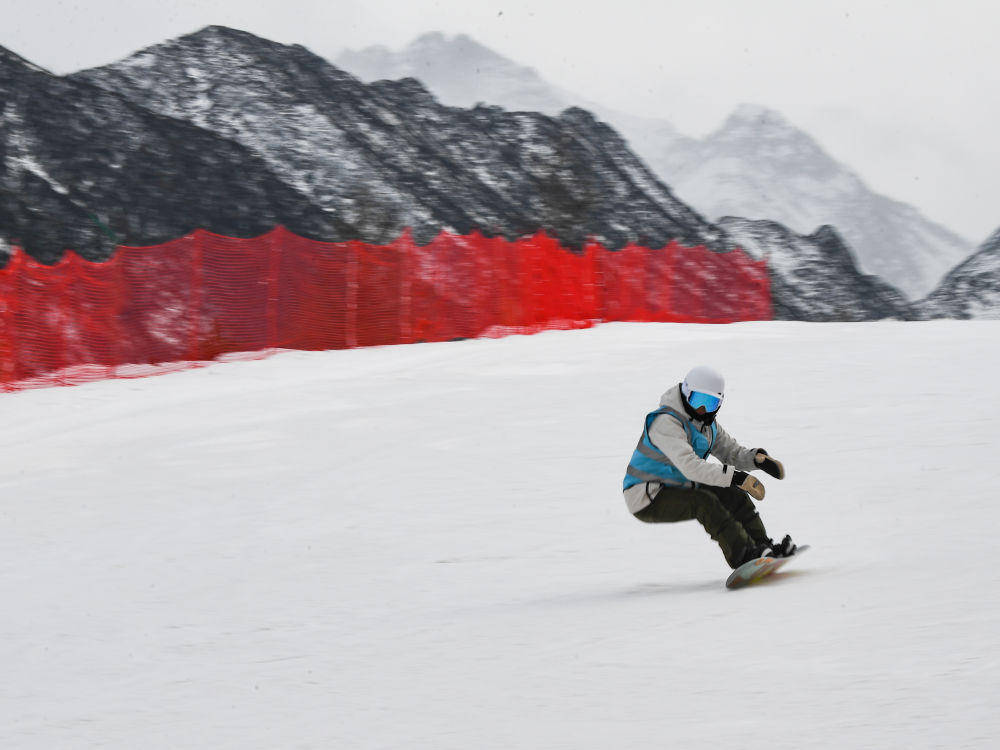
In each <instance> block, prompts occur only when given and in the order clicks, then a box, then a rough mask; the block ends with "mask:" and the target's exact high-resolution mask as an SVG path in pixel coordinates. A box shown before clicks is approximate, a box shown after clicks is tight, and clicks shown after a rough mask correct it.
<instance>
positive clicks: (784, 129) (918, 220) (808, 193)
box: [336, 33, 973, 299]
mask: <svg viewBox="0 0 1000 750" xmlns="http://www.w3.org/2000/svg"><path fill="white" fill-rule="evenodd" d="M336 59H337V62H338V64H340V65H341V66H342V67H344V68H345V69H347V70H349V71H351V72H354V73H356V74H358V75H360V76H361V77H362V78H363V79H364V80H375V79H377V78H385V77H398V76H401V75H409V76H414V77H417V78H419V79H420V80H421V81H422V82H424V83H425V84H426V85H427V86H428V87H429V89H430V90H431V91H433V92H434V93H435V94H436V95H440V96H441V97H442V98H443V99H444V100H445V101H446V102H448V103H452V104H455V105H457V106H470V105H471V104H472V103H474V102H477V101H482V102H487V103H490V104H496V105H500V106H503V107H507V108H514V109H517V108H520V107H526V108H527V107H530V108H535V109H537V110H539V111H547V112H549V113H551V114H555V113H556V112H558V111H561V109H562V108H565V107H567V106H572V105H577V106H583V107H585V108H587V109H588V110H590V111H592V112H594V113H595V114H596V115H597V116H598V117H600V118H601V119H603V120H605V121H606V122H608V123H609V124H610V125H612V126H613V127H614V128H616V129H617V130H619V131H620V132H621V133H622V134H623V135H624V136H625V137H626V139H627V141H628V143H629V146H630V147H631V148H632V149H633V150H634V151H635V153H636V154H637V155H638V156H639V157H640V158H642V159H643V160H644V161H645V162H646V164H647V165H648V166H649V167H650V169H651V170H652V171H653V172H654V174H656V175H657V176H658V177H659V178H660V179H661V180H663V181H664V182H666V183H667V184H669V185H670V186H671V188H672V189H673V190H674V192H675V194H676V195H677V196H678V197H680V198H681V199H682V200H684V201H685V202H686V203H688V204H689V205H691V206H692V207H694V208H695V210H697V211H698V212H699V213H701V214H702V215H703V216H705V217H706V218H708V219H709V220H713V221H714V220H715V219H717V218H719V217H722V216H744V217H749V218H752V219H767V220H772V221H778V222H781V223H782V224H784V225H786V226H788V227H789V228H790V229H792V230H793V231H795V232H799V233H808V232H812V231H814V229H815V228H816V227H818V226H821V225H824V224H831V225H834V226H836V227H837V228H838V230H839V232H840V233H841V234H842V236H843V238H844V239H845V240H846V241H847V242H848V243H849V244H850V246H851V247H852V248H853V249H854V252H855V255H856V257H857V259H858V263H859V264H860V266H861V268H862V269H863V270H864V272H865V273H867V274H876V275H879V276H882V277H883V278H884V279H885V280H887V281H888V282H890V283H892V284H893V285H895V286H897V287H899V288H900V289H901V290H902V291H903V292H904V293H905V294H907V295H909V296H910V297H911V298H913V299H916V298H919V297H922V296H923V295H925V294H927V293H928V292H929V291H930V290H931V289H933V287H934V286H935V284H937V283H938V282H939V281H940V280H941V278H942V276H943V275H944V274H945V272H947V271H948V270H949V269H950V268H952V267H953V266H954V265H955V264H956V263H958V262H960V261H961V260H963V259H964V258H966V257H967V256H968V255H969V254H970V253H971V251H972V249H973V244H972V243H971V242H969V241H968V240H966V239H964V238H962V237H959V236H958V235H956V234H955V233H954V232H951V231H950V230H948V229H946V228H945V227H943V226H941V225H939V224H936V223H935V222H933V221H930V220H929V219H927V218H926V217H924V216H923V215H922V214H921V213H920V212H919V211H918V210H917V209H915V208H914V207H912V206H909V205H907V204H905V203H902V202H900V201H894V200H892V199H890V198H888V197H886V196H883V195H880V194H878V193H877V192H875V191H873V190H871V189H870V188H869V187H868V186H867V185H866V184H865V183H864V181H863V180H861V178H859V177H858V176H857V175H856V174H855V173H854V172H853V171H852V170H851V169H849V168H848V167H846V166H844V165H843V164H841V163H839V162H837V161H836V160H835V159H833V158H832V157H831V156H830V155H829V154H827V153H826V152H825V151H824V150H823V149H822V147H820V146H819V144H817V143H816V142H815V140H813V139H812V138H811V137H810V136H809V135H807V134H806V133H805V132H804V131H802V130H801V129H799V128H797V127H795V126H793V125H791V124H790V123H789V122H788V121H787V120H785V118H784V117H782V116H781V115H780V114H778V113H776V112H774V111H771V110H767V109H765V108H762V107H757V106H753V105H743V106H741V107H738V108H737V109H736V110H735V111H734V112H733V113H732V114H731V115H730V117H729V118H728V119H727V120H726V122H725V123H723V125H722V126H721V127H719V128H718V129H717V130H716V131H715V132H713V133H711V134H710V135H708V136H707V137H705V138H704V139H697V138H691V137H687V136H683V135H681V134H680V133H679V132H678V131H677V130H676V129H675V128H674V127H673V125H672V124H671V123H669V122H668V121H666V120H664V119H658V118H639V117H634V116H631V115H626V114H623V113H621V112H617V111H614V110H612V109H609V108H605V107H601V106H600V105H597V104H595V103H593V102H589V101H587V100H586V99H585V98H584V97H581V96H579V95H576V94H573V93H572V92H569V91H566V90H564V89H562V88H559V87H557V86H553V85H551V84H549V83H548V82H546V81H545V80H544V79H542V78H541V76H540V75H539V74H538V73H537V72H536V71H534V70H532V69H531V68H526V67H524V66H521V65H519V64H517V63H515V62H514V61H512V60H510V59H508V58H505V57H503V56H502V55H499V54H497V53H496V52H493V51H492V50H490V49H488V48H486V47H484V46H483V45H481V44H479V43H477V42H475V41H474V40H473V39H471V38H469V37H467V36H465V35H458V36H456V37H447V36H445V35H443V34H440V33H430V34H424V35H422V36H421V37H418V38H417V39H416V40H415V41H414V42H413V43H411V44H410V45H409V46H407V47H404V48H403V49H401V50H399V51H391V50H388V49H386V48H385V47H378V48H367V49H364V50H360V51H350V50H348V51H345V52H343V53H341V55H340V56H339V57H338V58H336Z"/></svg>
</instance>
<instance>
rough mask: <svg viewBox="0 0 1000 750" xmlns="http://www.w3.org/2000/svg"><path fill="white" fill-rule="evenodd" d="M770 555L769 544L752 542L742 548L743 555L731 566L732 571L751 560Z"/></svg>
mask: <svg viewBox="0 0 1000 750" xmlns="http://www.w3.org/2000/svg"><path fill="white" fill-rule="evenodd" d="M771 554H772V552H771V545H770V543H769V542H752V543H751V544H748V545H747V546H746V547H744V549H743V554H742V555H741V556H740V557H738V558H737V563H736V565H734V566H733V570H735V569H736V568H738V567H740V565H745V564H746V563H748V562H750V561H751V560H756V559H757V558H758V557H766V556H768V555H771Z"/></svg>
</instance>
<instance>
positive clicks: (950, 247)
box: [653, 105, 972, 298]
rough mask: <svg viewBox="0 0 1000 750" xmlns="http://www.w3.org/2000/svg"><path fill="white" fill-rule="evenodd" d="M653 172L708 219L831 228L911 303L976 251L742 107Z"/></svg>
mask: <svg viewBox="0 0 1000 750" xmlns="http://www.w3.org/2000/svg"><path fill="white" fill-rule="evenodd" d="M653 166H654V169H655V170H657V171H659V172H660V173H669V174H670V175H671V180H670V183H671V185H672V186H673V187H674V188H675V190H676V191H677V193H678V195H680V196H683V198H684V200H686V201H688V202H690V203H691V205H693V206H695V207H696V208H697V209H698V210H700V211H702V212H703V213H704V214H705V215H706V216H708V217H710V218H717V217H720V216H746V217H749V218H754V219H771V220H774V221H778V222H781V223H782V224H784V225H785V226H788V227H789V228H791V229H793V230H795V231H796V232H809V231H811V230H812V229H813V228H814V227H816V226H817V225H819V224H832V225H834V226H836V227H837V229H838V231H839V232H840V233H841V234H842V235H843V237H844V239H845V240H846V241H847V242H848V243H849V244H850V246H851V247H852V248H853V249H854V252H855V253H856V255H857V259H858V263H859V265H860V267H861V269H862V270H863V271H864V272H866V273H869V274H876V275H878V276H881V277H882V278H883V279H886V280H888V281H891V282H892V284H893V285H894V286H897V287H898V288H899V289H901V290H902V291H903V292H904V293H906V294H907V295H909V296H910V297H912V298H919V297H921V296H923V295H925V294H927V293H928V292H929V291H930V290H931V289H933V288H934V287H935V286H936V285H937V284H938V283H939V282H940V280H941V277H942V276H943V275H944V274H945V273H946V272H947V271H948V269H950V268H952V267H953V266H954V265H955V264H956V263H958V262H960V261H961V260H962V259H964V258H966V257H968V255H969V253H970V252H971V251H972V244H971V243H969V242H967V241H966V240H964V239H962V238H961V237H958V236H957V235H956V234H954V233H953V232H951V231H949V230H948V229H945V228H944V227H942V226H941V225H939V224H935V223H934V222H932V221H929V220H928V219H926V218H925V217H923V216H922V215H921V214H920V212H919V211H917V209H915V208H913V207H912V206H909V205H906V204H904V203H900V202H898V201H894V200H892V199H890V198H887V197H885V196H883V195H879V194H878V193H875V192H874V191H872V190H871V189H869V188H868V187H867V186H866V185H865V183H864V182H863V181H862V180H861V179H860V178H859V177H858V176H857V175H856V174H854V173H853V172H852V171H851V170H850V169H848V168H847V167H845V166H844V165H843V164H840V163H839V162H837V161H836V160H834V159H833V158H832V157H830V156H829V154H827V153H826V152H825V151H824V150H823V149H822V148H821V147H820V146H819V144H817V143H816V141H814V140H813V139H812V138H811V137H810V136H809V135H807V134H806V133H805V132H803V131H802V130H800V129H799V128H797V127H795V126H794V125H792V124H791V123H789V122H788V121H787V120H786V119H785V118H784V117H782V116H781V115H780V114H778V113H777V112H774V111H772V110H768V109H764V108H761V107H755V106H751V105H743V106H740V107H738V108H737V109H736V110H735V111H734V112H733V113H732V114H731V115H730V117H729V118H728V119H727V120H726V121H725V123H723V125H722V127H720V128H719V129H718V130H716V131H715V132H714V133H712V134H710V135H709V136H708V137H706V138H705V139H704V140H701V141H692V142H687V143H685V144H684V145H683V147H674V148H672V149H670V150H669V151H668V152H667V153H666V154H665V155H664V158H663V159H662V160H659V161H657V162H656V163H655V164H654V165H653Z"/></svg>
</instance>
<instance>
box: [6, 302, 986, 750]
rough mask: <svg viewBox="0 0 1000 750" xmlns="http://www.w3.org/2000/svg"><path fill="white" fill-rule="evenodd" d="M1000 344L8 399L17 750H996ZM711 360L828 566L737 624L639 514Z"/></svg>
mask: <svg viewBox="0 0 1000 750" xmlns="http://www.w3.org/2000/svg"><path fill="white" fill-rule="evenodd" d="M998 335H1000V323H997V322H993V321H932V322H926V323H899V322H881V323H864V324H807V323H776V322H770V323H745V324H736V325H730V326H716V327H712V326H683V325H660V324H611V325H605V326H601V327H598V328H595V329H593V330H588V331H575V332H559V333H546V334H541V335H538V336H533V337H511V338H506V339H501V340H476V341H463V342H454V343H445V344H422V345H414V346H405V347H402V346H401V347H387V348H377V349H367V350H355V351H337V352H322V353H300V352H290V353H284V354H280V355H278V356H275V357H273V358H271V359H269V360H264V361H258V362H243V363H229V364H218V365H213V366H211V367H208V368H205V369H201V370H193V371H188V372H184V373H179V374H175V375H169V376H164V377H159V378H150V379H146V380H135V381H117V382H104V383H95V384H91V385H86V386H80V387H76V388H61V389H58V388H57V389H49V390H39V391H27V392H21V393H16V394H7V395H3V396H0V418H2V422H3V425H4V431H3V437H2V438H0V443H2V455H3V474H2V479H0V481H2V487H3V497H2V501H0V513H2V515H0V519H2V523H0V592H2V596H3V603H4V616H3V617H2V618H0V663H2V664H3V667H4V679H3V680H2V682H0V717H3V721H0V747H5V748H7V747H11V748H14V747H16V748H54V747H73V748H81V747H98V746H99V747H105V748H136V747H142V748H167V747H206V748H207V747H211V748H240V749H241V750H242V749H244V748H279V747H280V748H305V747H311V748H401V747H406V748H435V749H437V748H463V749H464V748H511V747H526V748H609V747H627V748H665V747H736V746H746V745H761V746H767V747H769V748H784V747H831V748H833V747H838V748H840V747H991V746H996V742H997V739H998V736H1000V715H998V713H997V712H996V710H995V705H994V702H995V695H996V693H997V690H998V689H1000V676H998V675H1000V663H998V662H1000V657H998V655H997V654H998V649H997V646H998V634H1000V621H998V620H1000V606H998V604H997V598H996V595H995V592H996V591H997V586H998V584H1000V573H998V569H997V566H996V557H997V554H996V549H997V545H996V539H995V533H996V531H997V527H998V520H1000V509H998V505H997V503H996V499H995V497H994V495H995V492H994V491H993V488H995V487H996V486H997V485H998V484H1000V466H998V465H997V463H996V462H994V461H993V460H992V459H993V456H994V453H995V431H996V425H997V421H998V418H1000V395H998V393H997V389H996V388H995V387H992V388H985V389H984V388H983V386H982V382H981V379H980V378H979V377H977V372H978V369H979V367H980V366H981V363H983V358H986V362H985V366H991V365H995V364H996V358H997V355H996V354H995V350H994V349H992V348H988V347H984V346H982V344H983V342H985V341H989V340H996V338H997V336H998ZM698 362H706V363H709V364H713V365H715V366H716V367H718V368H720V369H721V370H722V371H723V372H725V373H726V374H727V375H728V381H729V393H728V398H727V402H726V405H725V407H724V413H723V417H722V419H721V421H722V423H723V424H724V425H725V427H726V428H727V429H728V430H729V431H730V432H731V433H732V434H733V435H734V436H736V437H737V438H738V439H740V440H741V441H743V443H744V444H746V445H751V446H757V445H760V446H765V447H767V448H768V449H769V450H770V451H771V452H772V453H774V454H775V455H776V456H778V457H779V458H780V459H781V460H783V461H784V462H785V464H786V467H787V470H788V478H787V479H786V480H785V481H784V482H780V483H779V482H777V481H775V480H771V479H769V478H768V477H766V476H765V477H763V479H764V482H765V484H766V485H767V489H768V494H767V498H766V499H765V500H764V501H763V503H762V504H761V510H762V513H763V515H764V519H765V521H766V522H767V524H768V528H769V530H770V531H771V533H772V535H776V534H783V533H785V532H786V531H790V532H792V533H793V535H795V536H796V538H797V539H798V540H799V541H802V542H809V543H811V544H812V545H813V549H812V551H810V553H809V554H808V555H807V556H804V557H803V558H802V559H801V560H800V561H797V562H796V563H795V564H794V565H793V566H790V567H789V568H788V569H787V572H786V573H782V574H779V576H778V577H776V578H775V579H774V580H772V581H771V582H769V583H766V584H763V585H759V586H756V587H752V588H750V589H747V590H743V591H736V592H732V591H727V590H725V589H724V588H723V580H724V578H725V576H726V574H727V573H728V569H727V568H726V566H725V564H724V562H723V560H722V556H721V554H720V553H719V551H718V549H717V548H715V546H714V545H713V544H712V542H711V541H710V540H709V538H708V537H707V535H706V534H705V533H704V532H703V531H702V530H701V527H700V526H698V525H697V524H696V523H693V522H692V523H686V524H679V525H669V526H666V525H664V526H647V525H644V524H641V523H639V522H637V521H635V520H634V519H632V518H631V517H630V516H629V515H628V513H627V511H626V510H625V506H624V502H623V500H622V498H621V494H620V482H621V474H622V471H623V469H624V466H625V463H626V460H627V458H628V456H629V454H630V452H631V450H632V448H633V447H634V444H635V440H636V437H637V435H638V430H639V425H640V422H641V417H642V415H643V414H644V413H645V411H646V410H647V409H650V408H653V407H655V405H656V403H657V399H658V397H659V395H660V392H661V391H662V390H663V389H664V388H666V387H668V386H670V385H671V384H672V383H673V382H676V380H677V379H679V377H680V376H681V375H682V374H683V372H684V371H685V370H686V368H687V367H688V366H690V365H692V364H694V363H698ZM963 394H964V395H967V396H969V397H970V398H971V400H969V399H966V398H960V399H959V398H956V396H961V395H963ZM720 743H723V744H720Z"/></svg>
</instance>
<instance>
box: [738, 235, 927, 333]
mask: <svg viewBox="0 0 1000 750" xmlns="http://www.w3.org/2000/svg"><path fill="white" fill-rule="evenodd" d="M719 226H720V227H721V228H722V229H723V230H725V232H726V234H727V235H728V236H729V237H730V239H731V240H732V242H733V243H734V244H736V245H738V246H740V247H742V248H743V249H744V250H746V251H747V252H748V253H749V254H750V255H752V256H753V257H755V258H766V259H767V269H768V273H769V275H770V279H771V294H772V298H773V303H774V316H775V318H776V319H778V320H811V321H833V320H842V321H855V320H878V319H880V318H898V319H909V318H910V317H912V312H911V311H910V306H909V303H907V301H906V299H905V298H904V297H903V296H902V295H901V294H900V293H899V291H898V290H897V289H895V288H894V287H892V286H890V285H889V284H887V283H886V282H885V281H883V280H882V279H881V278H879V277H877V276H871V275H866V274H863V273H862V272H861V271H860V270H859V269H858V267H857V265H856V263H855V260H854V256H853V255H852V253H851V250H850V248H849V247H848V245H847V244H846V243H845V242H844V240H843V239H842V238H841V237H840V235H839V234H838V233H837V230H836V229H834V228H833V227H831V226H829V225H825V226H822V227H820V228H819V229H818V230H816V231H815V232H814V233H812V234H810V235H800V234H796V233H795V232H793V231H792V230H790V229H788V228H787V227H785V226H783V225H782V224H779V223H777V222H774V221H763V220H757V221H754V220H751V219H741V218H735V217H725V218H723V219H722V220H721V221H720V222H719Z"/></svg>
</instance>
